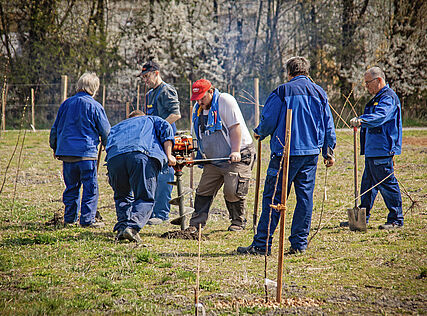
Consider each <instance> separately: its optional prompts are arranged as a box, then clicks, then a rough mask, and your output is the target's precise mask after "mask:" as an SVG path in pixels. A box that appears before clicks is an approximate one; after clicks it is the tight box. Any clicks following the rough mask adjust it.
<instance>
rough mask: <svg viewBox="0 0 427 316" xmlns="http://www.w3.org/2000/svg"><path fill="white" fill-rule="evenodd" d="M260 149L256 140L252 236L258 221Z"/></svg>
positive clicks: (259, 144)
mask: <svg viewBox="0 0 427 316" xmlns="http://www.w3.org/2000/svg"><path fill="white" fill-rule="evenodd" d="M261 147H262V143H261V141H260V140H259V139H258V147H257V153H256V155H257V156H256V178H255V202H254V216H253V220H254V222H253V230H254V234H256V223H257V221H258V204H259V185H260V182H261V180H260V178H261Z"/></svg>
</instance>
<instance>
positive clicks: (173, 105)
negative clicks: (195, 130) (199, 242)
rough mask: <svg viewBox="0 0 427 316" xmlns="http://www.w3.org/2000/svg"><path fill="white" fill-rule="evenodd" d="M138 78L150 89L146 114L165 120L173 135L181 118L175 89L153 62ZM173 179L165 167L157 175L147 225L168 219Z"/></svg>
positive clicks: (143, 69)
mask: <svg viewBox="0 0 427 316" xmlns="http://www.w3.org/2000/svg"><path fill="white" fill-rule="evenodd" d="M139 76H140V77H141V78H142V80H143V81H144V82H145V84H146V85H147V87H148V88H149V89H150V90H149V91H148V92H147V94H146V96H145V101H146V102H145V104H146V111H145V112H146V114H147V115H156V116H159V117H161V118H162V119H164V120H166V121H167V122H168V123H170V124H171V125H172V129H173V133H174V134H175V133H176V126H175V122H176V121H177V120H179V119H180V118H181V113H180V110H179V100H178V94H177V92H176V90H175V88H174V87H173V86H171V85H170V84H167V83H165V82H164V81H163V80H162V78H161V76H160V66H159V64H157V63H156V62H154V61H149V62H147V63H145V64H144V65H143V66H142V71H141V73H140V75H139ZM173 179H174V171H173V168H171V167H168V166H165V169H163V170H162V171H161V173H160V175H159V179H158V189H157V191H156V192H157V193H156V202H155V205H154V210H153V214H152V215H151V219H150V220H149V221H148V223H147V224H148V225H158V224H161V223H162V222H164V221H167V220H168V219H169V212H170V204H169V201H170V199H171V196H172V185H170V184H168V182H171V181H173Z"/></svg>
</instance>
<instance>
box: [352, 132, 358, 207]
mask: <svg viewBox="0 0 427 316" xmlns="http://www.w3.org/2000/svg"><path fill="white" fill-rule="evenodd" d="M353 144H354V148H353V151H354V198H357V197H358V196H359V191H358V189H357V186H358V183H359V180H358V177H357V127H356V126H353ZM357 205H358V199H356V200H355V201H354V207H357Z"/></svg>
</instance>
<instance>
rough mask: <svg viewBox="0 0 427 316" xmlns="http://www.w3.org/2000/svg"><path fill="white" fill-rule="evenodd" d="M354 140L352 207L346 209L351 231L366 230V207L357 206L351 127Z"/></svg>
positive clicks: (355, 141) (354, 132) (355, 142)
mask: <svg viewBox="0 0 427 316" xmlns="http://www.w3.org/2000/svg"><path fill="white" fill-rule="evenodd" d="M353 142H354V148H353V149H354V207H353V208H349V209H347V213H348V226H349V228H350V230H351V231H362V232H366V208H359V206H358V204H359V199H358V196H359V192H358V190H357V186H358V182H359V181H358V179H357V127H356V126H354V127H353Z"/></svg>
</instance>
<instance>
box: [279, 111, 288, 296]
mask: <svg viewBox="0 0 427 316" xmlns="http://www.w3.org/2000/svg"><path fill="white" fill-rule="evenodd" d="M291 125H292V110H291V109H288V110H287V112H286V135H285V147H284V148H283V168H282V170H283V174H282V177H283V178H282V204H281V205H280V232H279V256H278V263H277V264H278V265H277V292H276V301H277V303H280V302H281V300H282V279H283V257H284V251H283V250H284V239H285V220H286V218H285V215H286V202H287V197H288V194H287V193H288V171H289V152H290V147H291Z"/></svg>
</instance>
